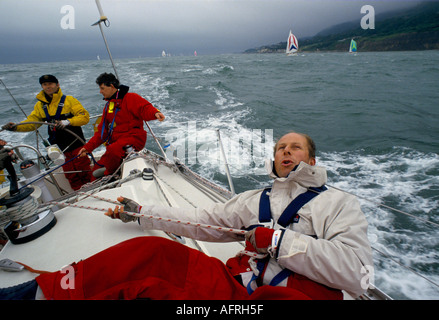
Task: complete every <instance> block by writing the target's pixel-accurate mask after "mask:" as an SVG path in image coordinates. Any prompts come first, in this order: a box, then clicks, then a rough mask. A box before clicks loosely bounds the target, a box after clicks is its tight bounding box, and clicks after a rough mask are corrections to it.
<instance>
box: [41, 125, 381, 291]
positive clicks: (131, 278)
mask: <svg viewBox="0 0 439 320" xmlns="http://www.w3.org/2000/svg"><path fill="white" fill-rule="evenodd" d="M315 163H316V160H315V145H314V142H313V141H312V139H311V138H310V137H309V136H307V135H304V134H300V133H288V134H286V135H284V136H283V137H282V138H281V139H280V140H279V141H278V142H277V144H276V146H275V154H274V162H272V161H269V162H267V168H268V171H269V173H270V176H271V177H272V178H274V182H273V185H272V187H271V189H266V190H251V191H247V192H243V193H241V194H239V195H237V196H235V197H234V198H232V199H231V200H229V201H228V202H226V203H224V204H214V205H211V206H209V207H206V208H197V209H183V208H168V207H161V206H154V205H152V206H143V207H142V206H141V205H139V204H137V203H136V202H134V201H132V200H129V199H126V198H122V197H119V198H118V200H119V201H120V202H121V203H122V204H123V205H124V207H119V206H116V208H115V209H114V210H112V209H109V210H108V212H107V213H106V214H107V215H108V216H111V217H112V218H118V219H121V220H122V221H124V222H129V221H134V220H137V218H134V217H133V216H132V215H128V214H127V213H125V212H124V209H125V210H126V211H127V212H140V213H142V214H145V215H147V216H151V215H153V216H158V217H166V218H170V219H181V217H184V220H186V221H190V222H194V223H201V224H209V225H214V226H224V227H229V228H234V229H243V230H249V231H247V232H246V235H245V239H246V245H247V247H246V250H245V251H243V252H241V253H238V254H237V256H236V257H233V258H231V259H229V260H228V262H227V264H226V265H224V264H223V263H222V262H221V261H219V260H218V259H215V258H212V257H208V256H206V255H205V254H203V253H201V252H199V251H197V250H194V249H191V248H189V247H187V246H184V245H182V244H180V243H178V242H175V241H171V240H168V239H164V238H157V237H141V238H136V239H131V240H128V241H126V242H124V243H121V244H119V245H117V246H114V247H111V248H109V249H107V250H104V251H103V252H101V253H98V254H97V255H95V256H93V257H91V258H88V259H85V260H84V261H80V262H79V263H78V264H75V265H74V267H75V272H76V277H77V278H80V279H84V280H82V281H81V282H77V283H76V288H75V290H62V289H60V288H59V287H60V286H57V285H54V284H56V283H57V282H59V281H62V276H63V274H61V273H59V272H58V273H52V274H45V275H41V276H39V277H38V278H37V279H36V280H37V282H38V285H39V286H40V287H41V289H42V291H43V293H44V295H45V297H46V298H48V299H57V298H61V299H67V298H78V299H107V298H110V299H114V298H120V297H123V298H125V299H131V298H139V297H146V298H151V299H247V298H250V299H252V298H253V299H255V298H256V299H279V298H287V299H342V298H343V294H342V292H341V290H345V291H347V292H348V293H349V294H351V295H352V296H354V297H356V296H358V295H361V294H362V293H364V292H365V291H366V289H367V288H366V287H365V281H364V278H365V277H367V275H366V274H365V270H371V268H373V259H372V254H371V248H370V244H369V241H368V239H367V222H366V219H365V217H364V214H363V213H362V211H361V209H360V205H359V202H358V200H357V199H356V197H354V196H352V195H349V194H346V193H344V192H341V191H338V190H335V189H332V188H326V187H324V184H325V183H326V180H327V176H326V170H325V169H324V168H322V167H318V166H315ZM299 200H301V201H302V202H300V201H299ZM139 223H140V225H141V226H142V227H143V228H146V229H157V230H164V231H167V232H171V233H174V234H178V235H181V236H185V237H189V238H193V239H197V240H202V241H217V242H227V241H241V240H244V237H242V236H240V235H237V234H235V233H224V232H221V231H218V230H214V229H207V228H199V227H196V226H194V225H183V224H175V223H167V222H163V221H159V220H156V219H148V218H140V219H139ZM86 271H87V272H86ZM85 279H88V280H85ZM101 279H105V281H101ZM56 288H58V289H56Z"/></svg>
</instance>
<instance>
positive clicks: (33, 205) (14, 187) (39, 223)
mask: <svg viewBox="0 0 439 320" xmlns="http://www.w3.org/2000/svg"><path fill="white" fill-rule="evenodd" d="M20 169H21V171H22V173H23V174H24V175H25V176H26V177H27V178H28V179H30V178H33V177H36V176H38V175H39V168H38V167H37V166H36V165H35V164H34V163H33V162H32V161H25V162H23V163H22V164H21V166H20ZM7 170H8V172H9V175H10V176H9V179H10V182H11V184H10V188H9V194H8V195H6V196H5V197H3V198H2V199H0V206H6V208H7V209H6V210H5V211H4V212H3V213H2V214H4V215H5V216H6V218H7V219H8V220H9V223H7V224H6V225H5V227H4V232H5V234H6V235H7V237H8V238H9V240H10V241H11V242H12V243H14V244H20V243H26V242H29V241H31V240H34V239H36V238H38V237H40V236H41V235H43V234H45V233H46V232H47V231H49V230H50V229H51V228H52V227H53V226H54V225H55V224H56V217H55V215H54V214H53V211H52V209H47V210H44V211H42V212H38V200H37V199H36V198H35V197H34V196H33V195H32V193H33V192H34V191H35V188H34V187H24V188H21V189H18V184H17V178H16V177H17V175H16V173H15V169H14V167H13V166H12V165H11V166H8V167H7ZM25 173H26V174H25Z"/></svg>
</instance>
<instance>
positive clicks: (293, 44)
mask: <svg viewBox="0 0 439 320" xmlns="http://www.w3.org/2000/svg"><path fill="white" fill-rule="evenodd" d="M298 50H299V41H297V38H296V36H295V35H294V34H293V33H292V32H291V30H290V34H289V36H288V41H287V49H286V50H285V53H286V54H287V55H288V56H292V55H297V51H298Z"/></svg>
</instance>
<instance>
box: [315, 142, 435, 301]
mask: <svg viewBox="0 0 439 320" xmlns="http://www.w3.org/2000/svg"><path fill="white" fill-rule="evenodd" d="M318 161H319V162H320V163H319V164H320V165H322V166H324V167H326V168H327V169H328V176H329V181H328V184H329V185H332V186H334V187H337V188H340V189H343V190H346V191H348V192H351V193H353V194H355V195H358V196H359V197H363V198H365V199H360V203H361V206H362V209H363V211H364V213H365V215H366V218H367V220H368V222H369V229H368V234H369V240H370V241H371V244H372V247H373V248H375V249H376V250H374V252H373V253H374V257H375V268H376V270H375V283H376V284H377V286H378V287H379V288H380V289H382V290H383V291H385V292H387V293H388V294H390V295H391V296H392V295H393V296H394V297H395V298H398V299H438V298H439V288H438V287H436V286H435V285H433V284H431V283H429V282H428V281H427V280H425V279H423V278H422V277H420V276H418V275H416V274H414V273H412V272H410V271H408V270H407V269H405V268H403V267H401V266H400V265H399V264H402V265H404V266H407V267H409V268H413V269H414V270H416V271H417V272H419V273H420V274H422V275H423V276H425V277H427V278H429V279H431V280H432V281H434V282H435V283H439V275H438V271H439V268H438V267H439V250H438V248H439V230H438V229H437V227H434V226H431V225H428V223H427V224H426V223H425V222H423V221H420V220H417V219H416V218H413V217H409V216H407V215H404V214H401V213H398V212H395V211H392V210H389V209H386V208H383V207H380V206H379V205H380V204H383V205H389V206H390V207H393V208H396V209H398V210H401V211H404V212H407V213H409V214H412V215H414V216H415V217H419V218H422V219H427V220H430V221H433V222H435V223H438V222H439V219H438V215H437V211H438V208H439V197H438V193H437V192H436V193H434V190H437V188H438V187H437V186H438V185H439V177H438V175H437V173H438V172H439V156H438V155H437V154H424V153H421V152H418V151H415V150H410V149H407V148H401V147H395V148H393V150H392V151H391V152H390V153H386V154H382V155H364V154H361V153H355V152H341V153H323V154H322V157H321V159H318ZM432 190H433V192H431V191H432ZM426 192H430V193H431V194H429V195H427V196H426ZM380 252H383V253H384V254H386V255H389V256H390V257H392V258H393V259H394V260H396V261H397V262H393V261H391V260H389V259H388V258H386V257H384V256H382V254H381V253H380Z"/></svg>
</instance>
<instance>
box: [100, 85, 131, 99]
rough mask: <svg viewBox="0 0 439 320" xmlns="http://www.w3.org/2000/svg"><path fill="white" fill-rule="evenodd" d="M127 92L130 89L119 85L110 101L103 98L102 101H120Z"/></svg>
mask: <svg viewBox="0 0 439 320" xmlns="http://www.w3.org/2000/svg"><path fill="white" fill-rule="evenodd" d="M129 90H130V87H128V86H125V85H123V84H121V85H120V86H119V89H118V90H117V92H115V93H114V94H113V96H112V97H111V98H110V99H105V98H104V99H103V100H106V101H110V100H113V99H120V100H122V99H123V98H124V97H125V95H126V94H127V93H128V91H129ZM116 97H117V98H116Z"/></svg>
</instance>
